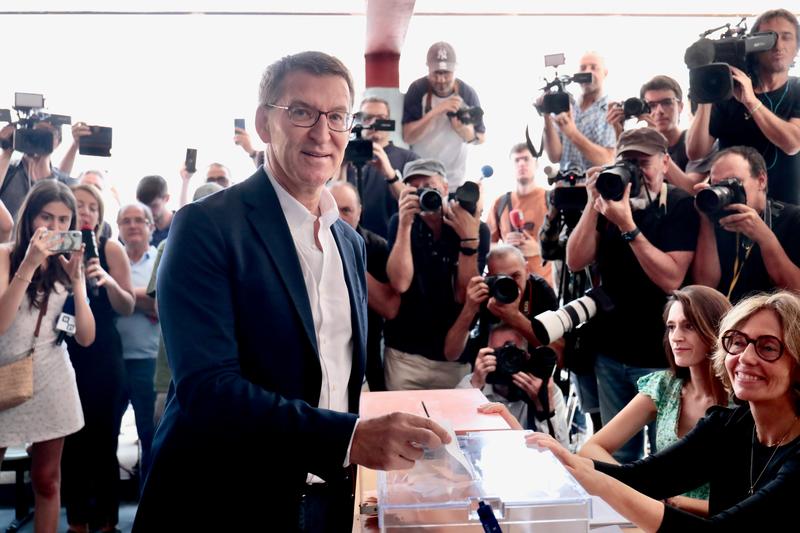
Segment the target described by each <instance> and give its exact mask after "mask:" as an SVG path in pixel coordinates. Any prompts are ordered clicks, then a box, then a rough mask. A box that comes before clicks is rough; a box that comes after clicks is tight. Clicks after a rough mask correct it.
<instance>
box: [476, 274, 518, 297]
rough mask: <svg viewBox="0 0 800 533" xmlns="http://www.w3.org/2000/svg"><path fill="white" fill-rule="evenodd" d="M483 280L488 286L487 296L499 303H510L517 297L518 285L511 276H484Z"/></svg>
mask: <svg viewBox="0 0 800 533" xmlns="http://www.w3.org/2000/svg"><path fill="white" fill-rule="evenodd" d="M483 281H484V282H485V283H486V284H487V285H488V286H489V297H490V298H494V299H495V300H497V301H498V302H499V303H501V304H510V303H512V302H514V301H515V300H516V299H517V298H518V297H519V286H517V282H516V281H514V278H512V277H511V276H503V275H500V276H486V277H485V278H484V279H483Z"/></svg>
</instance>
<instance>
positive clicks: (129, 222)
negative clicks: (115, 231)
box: [119, 217, 150, 226]
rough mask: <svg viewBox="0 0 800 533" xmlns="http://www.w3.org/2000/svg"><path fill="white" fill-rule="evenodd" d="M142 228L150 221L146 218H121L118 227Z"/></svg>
mask: <svg viewBox="0 0 800 533" xmlns="http://www.w3.org/2000/svg"><path fill="white" fill-rule="evenodd" d="M134 224H135V225H137V226H144V225H145V224H150V221H149V220H147V219H146V218H141V217H136V218H122V219H120V221H119V225H120V226H133V225H134Z"/></svg>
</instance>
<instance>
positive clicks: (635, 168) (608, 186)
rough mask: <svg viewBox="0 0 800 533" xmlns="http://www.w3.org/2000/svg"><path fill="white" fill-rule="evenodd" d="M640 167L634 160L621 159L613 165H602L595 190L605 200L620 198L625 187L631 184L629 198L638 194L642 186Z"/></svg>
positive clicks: (642, 179)
mask: <svg viewBox="0 0 800 533" xmlns="http://www.w3.org/2000/svg"><path fill="white" fill-rule="evenodd" d="M643 181H644V178H643V176H642V169H640V168H639V165H638V164H636V162H635V161H631V160H628V159H622V160H621V161H617V162H616V163H614V164H613V165H608V166H605V167H603V169H602V170H601V171H600V175H599V176H597V182H596V185H595V186H596V187H597V192H599V193H600V196H602V197H603V198H604V199H605V200H614V201H617V202H618V201H619V200H622V197H623V196H624V194H625V187H627V186H628V183H630V184H631V196H630V197H631V198H636V197H637V196H639V191H641V188H642V182H643Z"/></svg>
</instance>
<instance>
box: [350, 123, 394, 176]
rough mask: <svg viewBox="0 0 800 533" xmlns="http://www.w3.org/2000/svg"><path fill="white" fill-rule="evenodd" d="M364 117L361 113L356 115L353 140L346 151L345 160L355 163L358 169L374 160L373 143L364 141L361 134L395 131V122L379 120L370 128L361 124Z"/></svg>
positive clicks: (352, 132)
mask: <svg viewBox="0 0 800 533" xmlns="http://www.w3.org/2000/svg"><path fill="white" fill-rule="evenodd" d="M362 117H363V115H361V113H357V114H356V121H357V122H356V125H355V126H353V129H352V130H351V135H352V139H350V142H348V143H347V147H346V148H345V149H344V160H345V161H347V162H350V163H353V164H354V165H355V166H357V167H361V166H363V165H365V164H367V163H368V162H370V161H372V159H373V153H372V141H371V140H369V139H363V138H362V137H361V133H362V132H363V131H364V130H373V131H394V124H395V122H394V120H389V119H381V118H379V119H376V120H375V121H374V122H372V124H370V125H369V126H365V125H364V124H363V123H361V122H360V121H361V120H362Z"/></svg>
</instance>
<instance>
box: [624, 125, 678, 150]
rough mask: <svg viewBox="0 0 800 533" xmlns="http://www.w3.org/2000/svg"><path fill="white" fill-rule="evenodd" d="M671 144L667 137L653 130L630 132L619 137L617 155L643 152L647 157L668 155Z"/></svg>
mask: <svg viewBox="0 0 800 533" xmlns="http://www.w3.org/2000/svg"><path fill="white" fill-rule="evenodd" d="M667 148H669V143H668V142H667V139H666V137H664V136H663V135H661V134H660V133H659V132H658V131H656V130H654V129H653V128H637V129H635V130H628V131H625V132H623V133H622V135H620V136H619V140H618V141H617V155H618V156H619V155H622V154H623V153H625V152H641V153H643V154H647V155H656V154H666V153H667Z"/></svg>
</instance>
